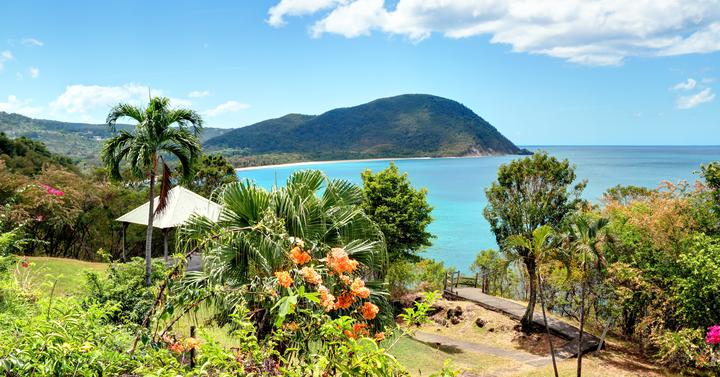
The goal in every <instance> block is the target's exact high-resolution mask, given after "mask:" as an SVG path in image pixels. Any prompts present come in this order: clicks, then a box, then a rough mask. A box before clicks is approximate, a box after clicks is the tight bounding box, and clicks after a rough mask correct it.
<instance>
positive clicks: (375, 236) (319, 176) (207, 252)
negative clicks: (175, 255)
mask: <svg viewBox="0 0 720 377" xmlns="http://www.w3.org/2000/svg"><path fill="white" fill-rule="evenodd" d="M217 195H218V197H217V200H218V202H219V203H220V204H221V205H222V206H223V209H222V212H221V214H220V219H219V221H218V222H211V221H209V220H208V219H205V218H200V217H196V218H193V219H191V220H190V221H189V222H188V223H187V224H186V225H185V226H183V228H181V230H180V242H181V245H183V246H185V247H186V248H187V249H188V250H190V249H193V248H197V247H198V245H202V249H203V250H204V251H203V272H201V273H198V274H194V275H191V276H190V278H189V281H191V282H192V284H199V285H205V284H218V285H223V286H226V287H231V288H239V287H241V286H243V285H246V284H248V283H250V282H251V280H253V279H262V278H266V277H270V276H272V274H273V272H274V271H277V270H281V269H284V268H286V267H288V264H289V263H290V260H289V259H288V257H287V253H288V250H289V249H290V246H291V244H292V242H293V241H294V240H297V239H301V240H302V241H303V242H304V244H305V248H306V249H308V250H309V251H310V253H311V255H312V256H313V257H314V258H317V259H321V258H324V257H325V256H326V255H327V253H328V251H329V250H330V249H331V248H333V247H342V248H344V249H345V251H346V252H347V253H348V254H349V255H351V256H352V257H353V258H354V259H356V260H358V261H359V262H360V263H361V265H362V266H363V267H364V269H365V273H366V274H367V275H368V276H373V275H375V274H377V272H379V271H382V270H384V269H385V267H386V263H387V258H386V248H385V240H384V237H383V234H382V231H381V230H380V229H379V228H378V226H377V225H376V224H375V223H374V222H373V221H372V220H371V219H370V218H369V217H368V216H367V215H366V214H365V213H364V212H363V210H362V209H361V207H360V204H361V202H362V190H361V189H360V188H359V187H358V186H357V185H355V184H353V183H351V182H348V181H344V180H331V179H328V177H327V176H325V175H324V174H323V173H322V172H320V171H317V170H306V171H298V172H295V173H293V174H292V175H291V176H290V177H289V178H288V180H287V183H286V186H285V187H282V188H274V189H273V190H272V191H267V190H265V189H263V188H261V187H259V186H257V185H256V184H255V183H253V182H252V181H248V180H243V181H240V182H236V183H231V184H228V185H226V186H225V187H224V188H223V189H221V190H220V191H219V192H218V194H217ZM218 300H219V301H221V300H225V301H227V302H226V303H225V304H222V303H220V306H223V307H226V308H230V307H232V306H233V304H234V302H232V300H229V301H228V297H225V298H218Z"/></svg>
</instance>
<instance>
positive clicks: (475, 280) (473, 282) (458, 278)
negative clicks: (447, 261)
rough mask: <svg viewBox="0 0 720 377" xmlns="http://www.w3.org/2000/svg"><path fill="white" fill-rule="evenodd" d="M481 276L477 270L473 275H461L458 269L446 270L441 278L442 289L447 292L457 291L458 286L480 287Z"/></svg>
mask: <svg viewBox="0 0 720 377" xmlns="http://www.w3.org/2000/svg"><path fill="white" fill-rule="evenodd" d="M482 277H483V276H482V274H481V273H479V272H478V273H476V274H475V275H473V276H462V275H460V271H455V272H446V273H445V279H444V280H443V290H444V291H445V292H449V293H457V287H458V286H465V287H473V288H482Z"/></svg>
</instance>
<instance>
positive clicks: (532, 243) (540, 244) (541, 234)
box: [506, 225, 558, 377]
mask: <svg viewBox="0 0 720 377" xmlns="http://www.w3.org/2000/svg"><path fill="white" fill-rule="evenodd" d="M554 235H555V234H554V231H553V230H552V228H550V227H549V226H547V225H543V226H541V227H538V228H535V230H533V232H532V237H530V238H528V237H525V236H522V235H513V236H510V237H508V239H507V241H506V242H507V245H508V246H509V247H514V248H522V249H524V250H529V251H530V253H531V254H532V255H533V256H534V257H535V260H536V261H537V264H538V266H542V264H543V263H545V262H547V261H548V260H549V259H551V258H553V257H554V254H555V253H556V252H557V248H556V246H555V240H554V239H553V238H554ZM540 275H541V273H540V269H538V273H537V288H538V293H539V295H538V296H539V298H540V307H541V308H542V315H543V322H544V324H545V332H546V333H547V339H548V345H549V346H550V356H551V357H552V363H553V371H554V372H555V377H557V376H558V370H557V364H556V363H555V349H554V347H553V343H552V338H551V337H550V327H549V326H548V322H547V315H546V314H545V297H544V295H543V290H542V277H541V276H540Z"/></svg>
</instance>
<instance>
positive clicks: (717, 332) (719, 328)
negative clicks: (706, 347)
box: [705, 325, 720, 344]
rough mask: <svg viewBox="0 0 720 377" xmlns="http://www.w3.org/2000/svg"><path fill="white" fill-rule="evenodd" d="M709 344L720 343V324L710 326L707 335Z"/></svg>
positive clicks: (706, 341) (706, 339) (706, 338)
mask: <svg viewBox="0 0 720 377" xmlns="http://www.w3.org/2000/svg"><path fill="white" fill-rule="evenodd" d="M705 343H707V344H720V325H715V326H710V327H708V332H707V336H706V337H705Z"/></svg>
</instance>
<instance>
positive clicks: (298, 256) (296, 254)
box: [290, 246, 311, 266]
mask: <svg viewBox="0 0 720 377" xmlns="http://www.w3.org/2000/svg"><path fill="white" fill-rule="evenodd" d="M290 259H291V260H292V261H293V262H295V264H297V265H298V266H302V265H303V264H305V263H307V262H310V259H311V257H310V254H308V253H307V252H305V251H303V250H302V249H301V248H300V246H295V247H293V249H292V250H290Z"/></svg>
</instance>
